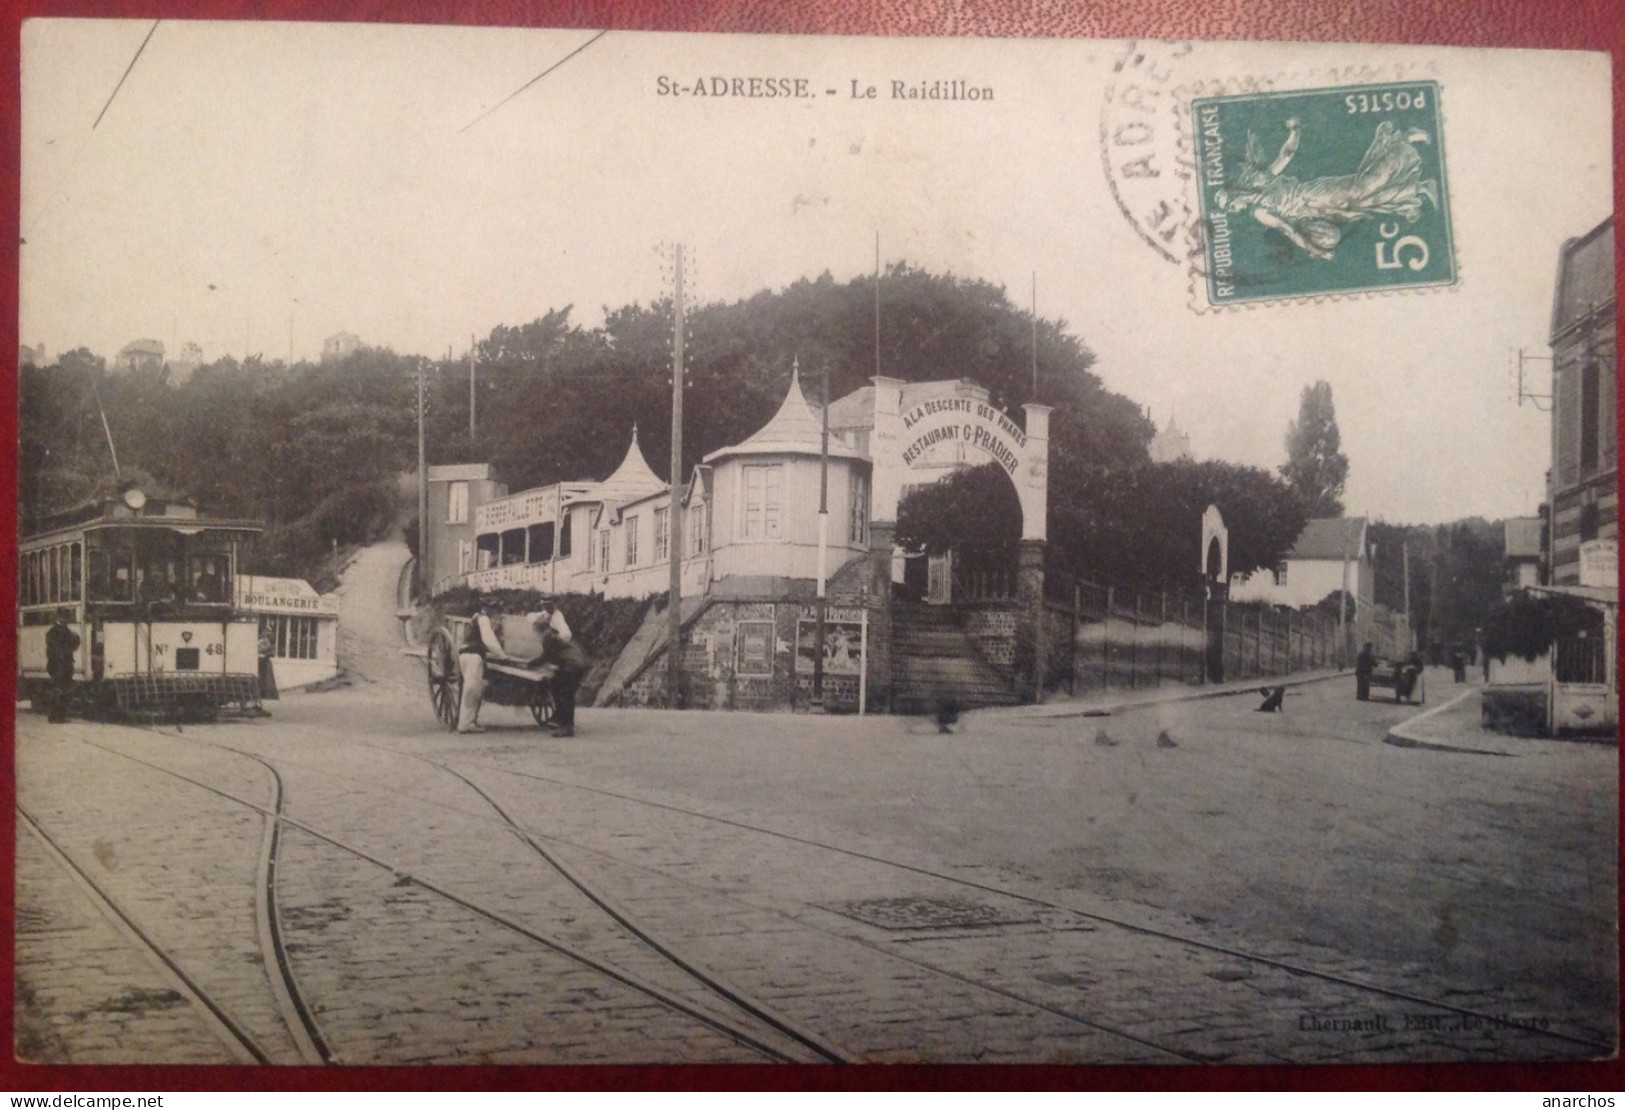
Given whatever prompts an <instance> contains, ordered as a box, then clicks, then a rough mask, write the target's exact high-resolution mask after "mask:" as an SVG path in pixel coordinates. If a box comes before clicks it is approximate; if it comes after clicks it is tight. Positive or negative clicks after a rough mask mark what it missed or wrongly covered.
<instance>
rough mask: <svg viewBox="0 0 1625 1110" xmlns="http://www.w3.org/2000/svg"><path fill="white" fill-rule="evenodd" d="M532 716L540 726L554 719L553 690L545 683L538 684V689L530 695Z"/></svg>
mask: <svg viewBox="0 0 1625 1110" xmlns="http://www.w3.org/2000/svg"><path fill="white" fill-rule="evenodd" d="M530 715H531V716H532V717H535V718H536V723H537V724H539V725H545V724H547V722H549V721H551V720H552V719H553V688H552V687H551V686H549V685H548V684H547V683H545V682H538V683H536V689H535V691H534V692H533V693H532V694H531V695H530Z"/></svg>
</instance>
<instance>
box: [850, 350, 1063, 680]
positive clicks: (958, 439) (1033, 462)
mask: <svg viewBox="0 0 1625 1110" xmlns="http://www.w3.org/2000/svg"><path fill="white" fill-rule="evenodd" d="M861 394H870V396H869V397H860V395H861ZM851 400H853V401H859V402H860V403H861V400H868V401H870V404H869V405H866V406H864V407H865V408H868V409H869V411H868V412H864V413H861V414H860V413H858V412H855V411H854V412H850V413H849V415H850V416H851V417H852V418H854V419H853V426H854V429H855V430H861V432H863V433H866V435H867V438H868V442H867V444H866V446H867V448H868V454H869V457H870V459H871V460H872V461H873V464H874V477H873V480H874V496H873V508H872V512H871V519H872V526H871V533H870V535H871V542H872V555H873V570H872V577H873V581H874V582H875V585H876V588H877V591H878V592H879V593H880V595H881V597H882V599H884V598H885V597H886V596H887V595H889V593H890V582H891V564H892V541H893V539H894V538H895V536H896V528H897V506H898V502H900V501H901V500H902V497H903V494H904V493H905V492H907V490H909V489H911V488H913V487H916V486H922V485H929V484H930V483H932V482H934V481H936V480H937V479H939V478H942V477H945V476H946V475H948V474H950V473H952V472H953V471H955V470H958V469H960V468H961V467H964V466H973V465H979V464H981V463H983V462H986V461H991V462H994V463H996V464H997V465H998V466H999V468H1000V469H1002V470H1003V471H1004V473H1005V475H1006V477H1008V478H1009V479H1010V484H1011V486H1012V487H1013V488H1014V489H1015V492H1016V498H1017V500H1018V502H1019V503H1020V505H1021V544H1020V547H1019V556H1018V564H1017V572H1016V574H1017V579H1016V580H1017V599H1018V608H1019V611H1020V613H1021V624H1022V625H1023V628H1022V629H1021V633H1020V635H1021V638H1022V639H1024V640H1026V642H1028V643H1031V644H1033V645H1034V647H1035V657H1034V659H1033V673H1032V675H1031V676H1030V680H1031V685H1032V689H1033V691H1034V692H1035V696H1037V695H1039V694H1041V692H1042V690H1043V687H1044V672H1045V668H1046V665H1047V664H1046V652H1045V644H1044V638H1045V637H1044V625H1045V622H1044V619H1043V618H1044V542H1045V539H1046V537H1047V535H1048V531H1047V529H1048V508H1049V417H1050V412H1051V408H1050V406H1048V405H1037V404H1027V405H1023V406H1022V408H1023V410H1024V414H1025V421H1024V426H1021V425H1017V423H1016V422H1015V421H1014V420H1012V419H1011V418H1010V417H1009V416H1008V415H1007V414H1005V413H1003V412H1001V411H1000V410H999V409H998V408H997V407H995V406H994V405H993V404H992V403H991V402H990V401H989V397H988V392H987V390H986V389H985V388H983V387H982V386H978V385H975V384H973V383H971V382H966V381H941V382H903V381H900V380H898V379H896V378H885V377H877V378H875V379H874V385H873V386H872V387H871V388H870V389H866V390H862V391H860V394H858V395H853V397H852V398H851ZM834 415H835V414H833V413H832V416H834ZM835 422H839V421H835ZM860 422H861V424H865V425H867V427H862V428H861V429H860V428H858V425H859V423H860ZM884 603H885V602H884V600H883V604H884Z"/></svg>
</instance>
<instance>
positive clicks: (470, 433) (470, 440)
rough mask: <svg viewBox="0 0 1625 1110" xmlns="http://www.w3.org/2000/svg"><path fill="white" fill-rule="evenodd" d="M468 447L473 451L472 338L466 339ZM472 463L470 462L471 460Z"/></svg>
mask: <svg viewBox="0 0 1625 1110" xmlns="http://www.w3.org/2000/svg"><path fill="white" fill-rule="evenodd" d="M468 447H469V450H473V449H474V337H473V336H472V335H471V336H469V337H468ZM471 461H472V460H471Z"/></svg>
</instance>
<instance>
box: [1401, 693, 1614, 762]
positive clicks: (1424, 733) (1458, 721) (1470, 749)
mask: <svg viewBox="0 0 1625 1110" xmlns="http://www.w3.org/2000/svg"><path fill="white" fill-rule="evenodd" d="M1448 689H1459V688H1456V687H1449V688H1448ZM1482 690H1483V687H1482V686H1478V685H1471V686H1468V687H1467V688H1465V689H1460V692H1459V693H1456V694H1454V695H1453V696H1449V697H1447V699H1446V700H1445V701H1444V702H1442V703H1441V704H1439V705H1436V706H1434V707H1433V708H1431V709H1428V710H1426V711H1424V712H1422V713H1418V714H1417V715H1416V716H1414V717H1412V718H1410V719H1409V720H1407V721H1404V722H1402V723H1401V724H1398V725H1396V726H1395V727H1393V728H1391V729H1389V730H1388V735H1387V736H1385V737H1384V738H1383V743H1385V744H1392V745H1393V746H1394V747H1396V748H1421V749H1423V750H1426V751H1437V752H1459V753H1462V754H1465V755H1496V756H1526V755H1536V754H1540V753H1543V752H1548V751H1553V750H1557V749H1559V748H1567V747H1570V746H1572V745H1575V744H1597V743H1601V744H1609V743H1613V744H1616V745H1617V743H1618V741H1617V738H1616V739H1609V738H1606V737H1603V738H1596V737H1590V738H1573V737H1549V736H1547V737H1535V736H1508V735H1506V734H1504V733H1499V732H1491V731H1490V730H1489V729H1486V728H1484V727H1483V726H1482V725H1480V724H1479V713H1480V705H1479V695H1480V692H1481V691H1482Z"/></svg>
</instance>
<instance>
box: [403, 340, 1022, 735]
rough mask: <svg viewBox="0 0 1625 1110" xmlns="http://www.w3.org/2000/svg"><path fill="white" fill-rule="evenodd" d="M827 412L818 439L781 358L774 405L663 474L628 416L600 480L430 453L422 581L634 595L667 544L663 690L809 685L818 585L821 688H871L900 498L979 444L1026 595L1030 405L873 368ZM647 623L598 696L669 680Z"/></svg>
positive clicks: (860, 691) (712, 698)
mask: <svg viewBox="0 0 1625 1110" xmlns="http://www.w3.org/2000/svg"><path fill="white" fill-rule="evenodd" d="M828 416H829V421H828V422H829V432H830V434H829V436H828V439H827V442H826V440H825V437H824V435H823V431H824V414H823V413H822V412H821V411H820V410H819V409H816V408H814V407H813V406H812V405H810V404H809V403H808V402H807V400H806V397H805V395H804V394H803V392H802V388H801V383H800V378H799V373H796V372H792V376H791V381H790V387H789V389H788V391H787V393H786V395H785V398H784V400H783V402H782V403H781V404H780V406H779V409H778V411H777V412H776V413H775V414H774V415H773V417H772V418H771V419H769V420H768V421H767V423H766V424H764V425H763V426H762V427H761V428H760V429H759V430H757V431H756V432H755V433H754V434H752V435H751V436H749V437H748V438H746V439H745V440H743V441H741V442H739V443H736V444H731V445H728V446H726V447H722V448H719V449H717V450H714V451H711V452H710V453H708V454H707V455H705V456H704V458H703V459H702V461H701V463H700V464H699V465H698V466H696V467H695V468H694V470H693V472H692V473H691V474H690V475H689V477H688V479H687V481H686V482H685V483H684V484H683V485H682V486H680V487H679V488H678V489H677V490H675V491H673V490H672V489H671V488H670V487H669V486H668V484H667V483H666V482H664V481H662V480H661V478H660V477H659V476H658V475H656V474H655V472H654V471H653V469H652V468H650V466H649V464H648V462H647V460H646V459H645V458H644V456H643V452H642V450H641V448H640V446H639V444H638V439H637V430H636V428H635V427H634V428H633V429H632V436H631V441H630V443H629V444H628V446H627V451H626V454H625V456H624V458H623V459H622V461H621V464H620V465H619V466H618V467H617V468H616V470H615V472H614V473H613V474H611V475H610V476H609V477H608V478H605V479H603V480H602V481H580V482H562V483H557V484H555V485H551V486H545V487H540V488H537V489H531V490H524V491H521V492H519V493H513V494H509V493H508V492H507V491H506V489H505V488H503V487H502V486H501V483H499V482H497V481H496V480H495V479H494V477H493V476H492V475H491V474H490V472H489V469H488V468H486V467H471V466H463V467H431V468H429V471H428V478H429V489H430V492H429V506H430V507H429V514H428V516H427V518H426V520H427V522H428V524H429V528H428V532H429V535H428V537H427V540H426V542H427V551H428V562H429V567H428V569H429V574H430V577H429V578H428V581H429V582H430V583H431V584H432V591H433V592H434V593H440V592H443V591H444V590H445V589H447V588H449V587H450V586H453V585H460V584H466V585H468V586H472V587H475V588H477V589H480V590H492V589H500V588H525V587H529V588H534V589H539V590H542V591H545V592H550V593H578V594H589V593H590V594H598V595H600V596H603V597H605V598H646V597H651V596H654V595H657V594H664V593H665V592H666V591H667V590H668V589H669V585H670V580H671V560H672V559H673V558H676V559H678V560H679V564H680V575H681V583H682V594H683V599H684V602H683V606H684V608H683V612H684V618H683V619H684V629H685V630H684V638H683V643H682V650H683V663H682V668H681V669H682V674H683V676H684V677H683V681H684V682H685V684H686V685H685V689H684V690H683V691H682V692H681V698H682V699H683V700H684V702H685V703H686V704H691V705H695V706H708V707H715V708H766V707H779V708H782V707H786V706H792V705H796V704H799V703H801V702H802V701H803V700H804V699H805V698H806V697H807V696H808V695H809V693H810V691H811V682H812V677H813V674H812V672H813V665H812V664H813V662H814V661H815V660H814V653H815V652H816V650H818V649H816V648H815V647H814V645H813V633H812V632H811V631H810V629H812V628H814V627H815V625H816V612H815V609H816V600H817V597H818V588H819V586H820V585H822V586H823V587H824V593H825V597H826V613H825V621H826V628H825V638H824V641H823V643H824V659H823V664H824V665H823V667H822V668H821V671H822V674H823V677H824V678H825V680H826V686H825V693H826V697H829V696H830V692H831V691H834V694H833V698H834V707H836V708H847V709H861V708H864V707H866V705H867V704H869V700H868V699H869V695H870V693H871V692H873V693H875V694H878V695H881V696H883V695H884V691H885V686H886V682H887V675H888V673H889V669H888V664H887V656H886V650H887V648H886V645H887V636H888V629H889V605H890V594H891V582H892V581H893V579H894V577H897V576H898V575H899V574H900V569H901V561H900V558H899V553H897V552H895V551H894V549H893V545H892V537H893V535H894V534H895V522H896V518H897V505H898V502H899V500H900V499H901V497H902V496H903V494H904V493H905V492H906V491H907V490H908V489H910V488H912V487H913V486H914V485H918V484H924V483H927V482H932V481H935V480H937V479H938V478H940V477H942V476H943V475H945V474H948V473H950V472H952V471H953V470H955V469H957V468H959V467H962V466H967V465H973V464H976V463H982V462H986V461H988V460H989V459H991V460H993V461H994V462H997V463H999V464H1000V465H1001V466H1002V467H1003V468H1004V469H1005V471H1006V473H1007V474H1008V475H1009V476H1010V479H1011V482H1012V485H1013V486H1014V488H1015V491H1016V495H1017V498H1018V500H1020V502H1021V505H1022V510H1023V544H1024V549H1023V561H1024V562H1023V565H1024V567H1026V570H1027V576H1028V577H1029V578H1033V580H1034V583H1035V585H1034V586H1033V588H1031V589H1029V590H1028V591H1027V592H1026V594H1024V596H1025V597H1027V598H1028V599H1029V600H1030V601H1031V603H1032V607H1033V608H1034V610H1035V612H1036V610H1037V608H1038V607H1039V606H1040V605H1041V602H1042V598H1041V594H1042V545H1043V541H1044V536H1045V519H1044V516H1045V507H1046V497H1047V480H1048V472H1047V464H1048V450H1049V446H1048V417H1049V409H1048V408H1047V407H1046V406H1040V405H1028V406H1026V426H1025V427H1022V426H1020V425H1018V424H1016V423H1015V422H1014V421H1012V420H1011V419H1010V418H1009V417H1008V416H1006V415H1005V414H1004V413H1003V412H1001V411H999V410H997V409H995V408H994V407H993V406H992V405H991V403H990V402H989V398H988V394H987V391H986V390H985V389H983V388H982V387H980V386H976V385H974V384H971V383H968V382H961V381H945V382H921V383H904V382H901V381H897V380H894V379H889V378H876V379H874V384H873V385H871V386H866V387H864V388H862V389H860V390H857V391H855V392H854V393H852V394H850V395H848V396H847V397H843V398H841V399H840V400H838V401H836V402H834V403H832V404H831V405H830V409H829V414H828ZM821 495H822V500H823V503H824V504H825V506H826V507H827V511H826V513H825V514H823V516H822V519H820V515H821V514H820V513H819V505H820V499H821ZM465 506H466V509H465ZM674 549H676V550H674ZM1035 576H1036V577H1035ZM832 613H833V614H834V615H833V616H832V615H831V614H832ZM667 619H668V618H666V617H664V616H662V617H660V621H661V622H664V621H666V620H667ZM645 640H646V641H647V643H646V644H645V647H646V648H647V650H643V649H642V648H636V649H635V650H632V651H631V655H630V657H631V658H632V659H633V662H632V663H630V664H628V665H627V666H625V667H620V666H618V667H617V669H616V670H615V671H612V673H611V678H610V680H609V682H608V683H606V690H607V691H609V693H608V694H605V693H601V694H600V699H601V700H602V699H603V698H604V697H606V696H614V697H618V698H620V699H621V700H622V701H623V702H633V703H637V702H659V703H662V704H664V703H665V701H666V699H667V698H669V697H670V694H669V692H668V691H666V690H665V689H664V681H665V668H663V667H655V666H653V661H654V659H655V658H656V657H657V656H661V657H663V650H664V642H663V640H661V639H660V629H658V628H656V627H654V625H653V624H651V626H650V629H649V633H648V636H647V637H645ZM638 643H639V641H638V640H634V645H637V644H638ZM640 651H641V652H642V653H641V654H640ZM624 658H628V657H627V656H623V659H624ZM871 680H872V681H871ZM826 704H829V703H828V702H827V703H826Z"/></svg>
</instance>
